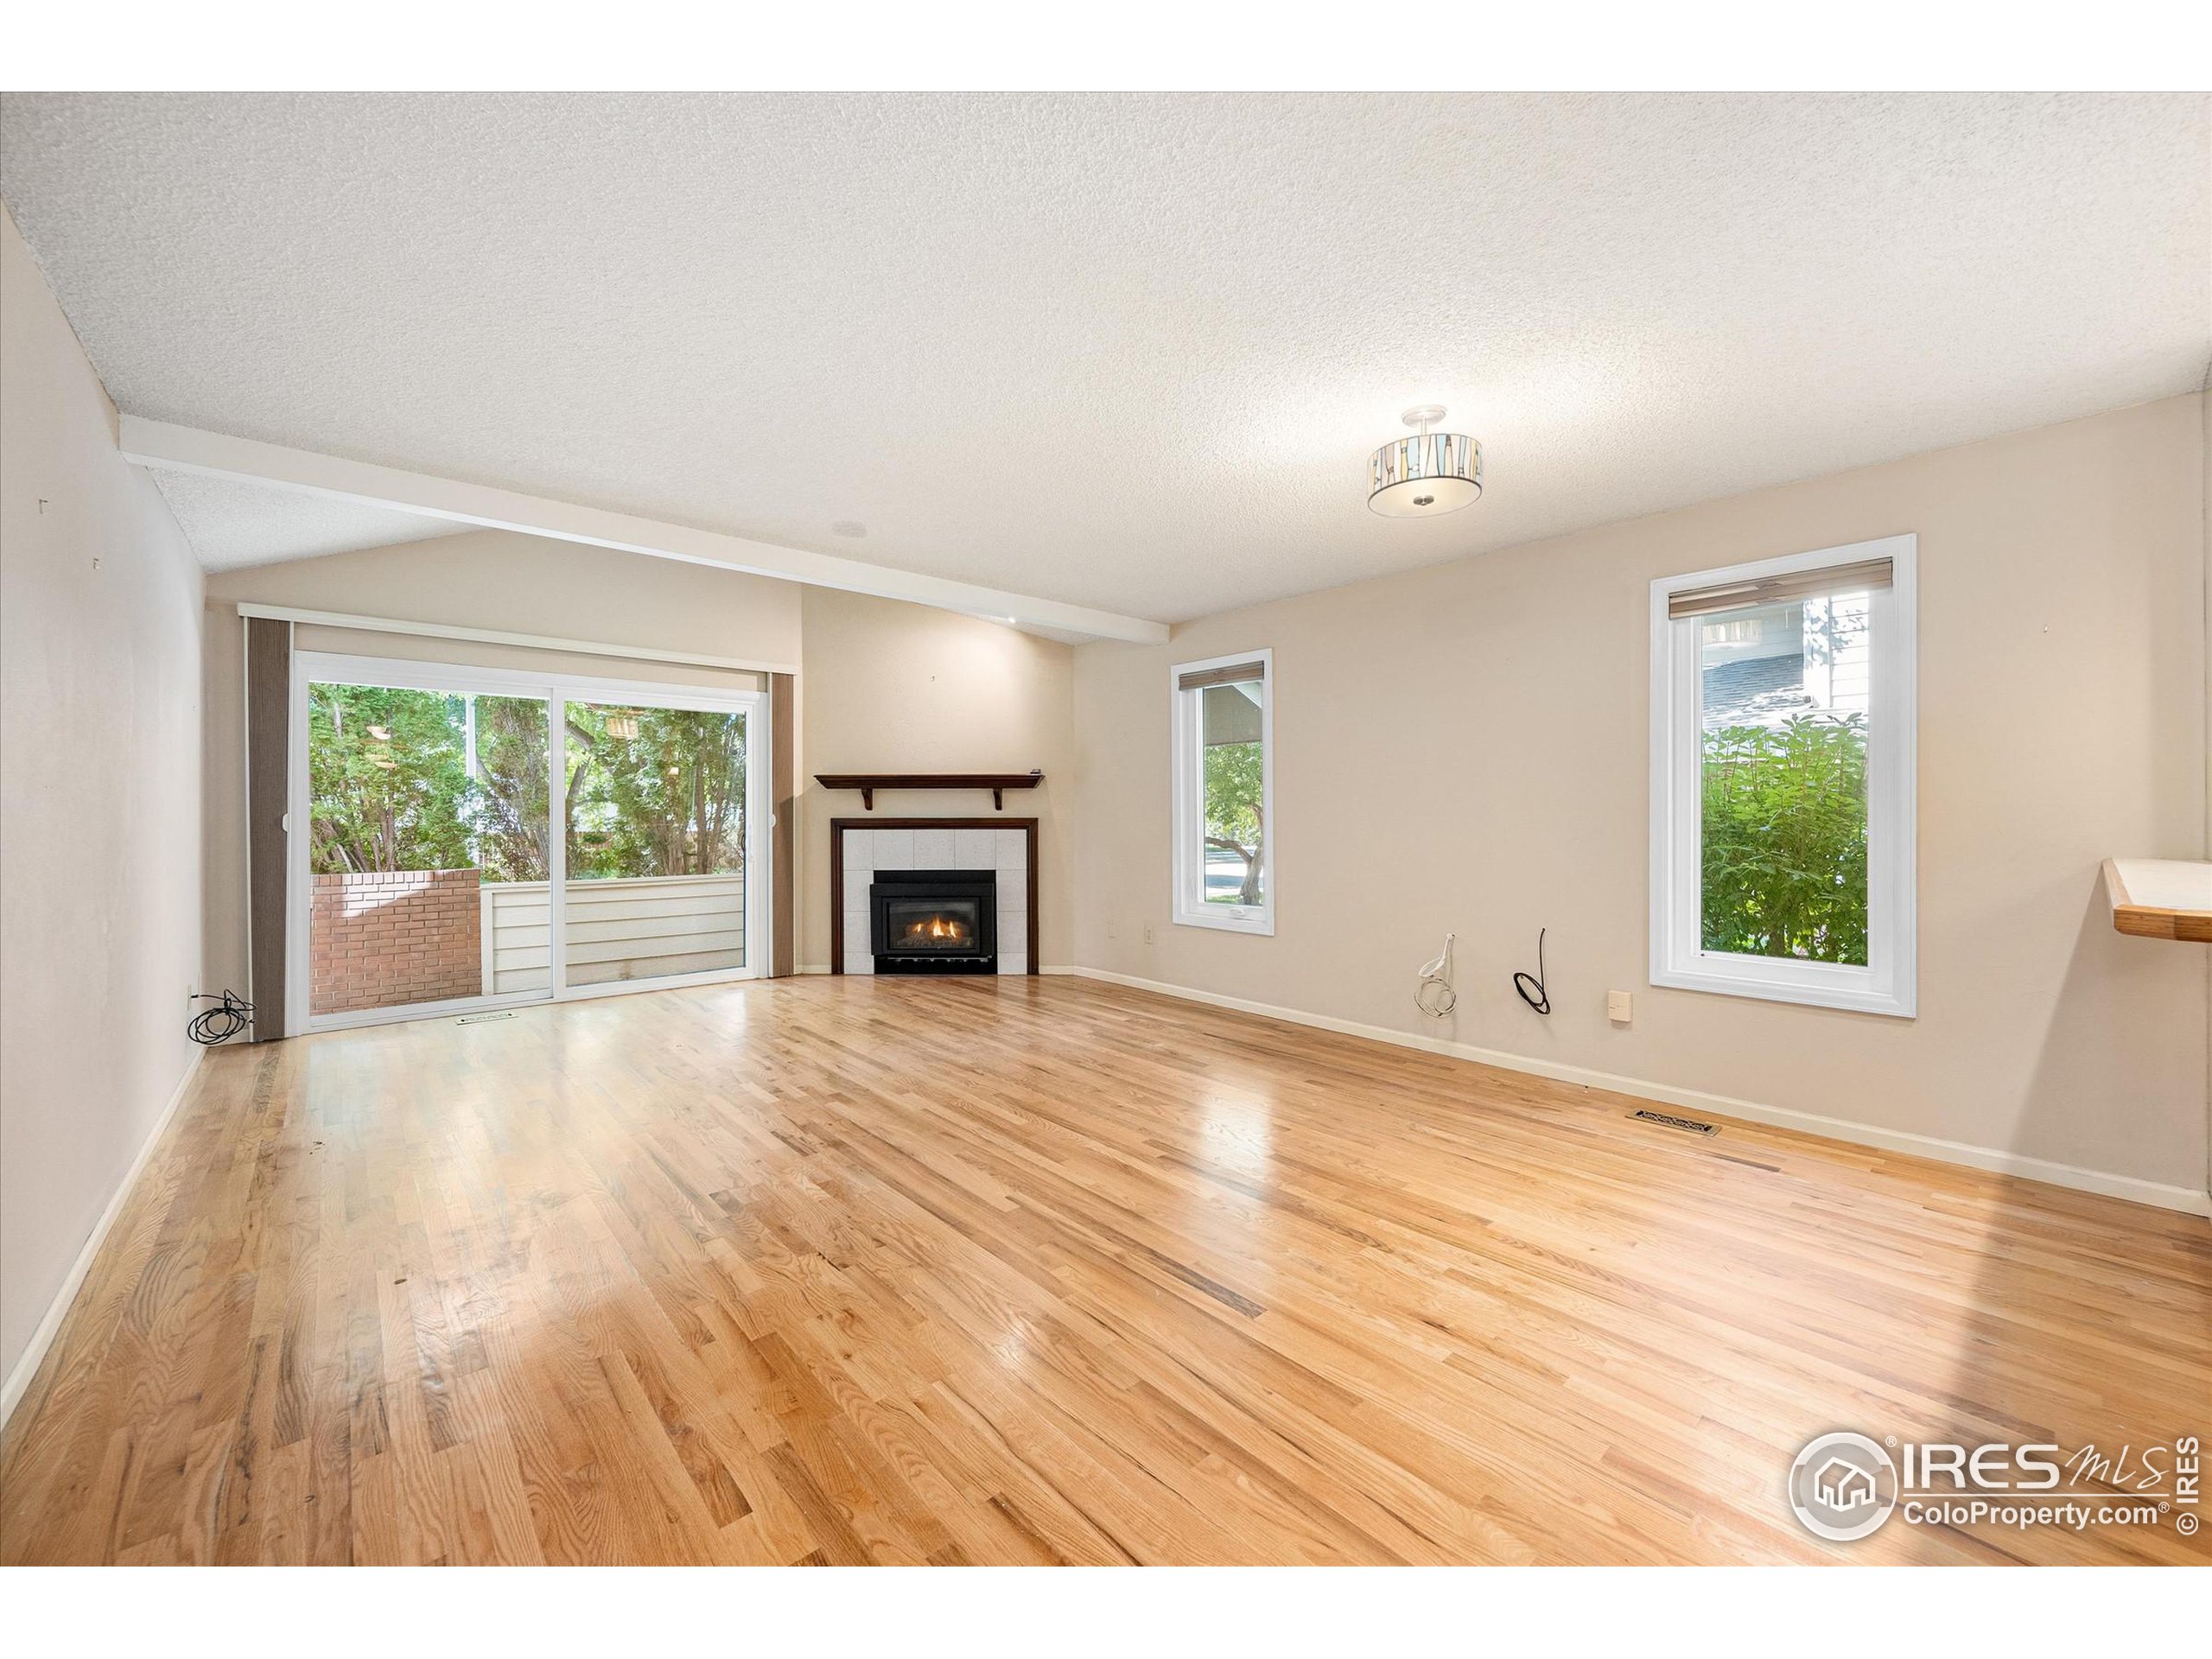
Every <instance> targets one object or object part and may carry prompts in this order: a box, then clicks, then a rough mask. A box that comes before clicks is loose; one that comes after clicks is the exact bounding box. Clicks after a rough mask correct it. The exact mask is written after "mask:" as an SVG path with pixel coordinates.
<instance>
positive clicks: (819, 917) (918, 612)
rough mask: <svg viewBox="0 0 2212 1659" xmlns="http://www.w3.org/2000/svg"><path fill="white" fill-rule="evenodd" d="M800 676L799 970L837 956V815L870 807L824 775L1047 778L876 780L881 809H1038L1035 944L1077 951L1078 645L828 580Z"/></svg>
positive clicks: (819, 595)
mask: <svg viewBox="0 0 2212 1659" xmlns="http://www.w3.org/2000/svg"><path fill="white" fill-rule="evenodd" d="M800 603H801V611H800V616H801V626H802V628H803V631H804V636H805V645H804V652H805V655H804V672H803V673H802V675H801V677H800V682H799V717H800V738H799V762H800V771H799V787H800V791H801V792H800V796H799V844H798V868H797V871H796V874H795V877H794V880H796V882H797V884H798V918H799V931H798V966H799V970H800V971H801V972H802V973H807V972H814V973H826V972H828V971H829V908H830V906H829V821H830V820H831V819H832V818H836V817H852V818H862V817H868V813H867V812H866V811H864V810H862V808H861V798H860V796H859V794H858V793H856V792H855V791H840V792H838V793H836V794H831V793H830V792H829V791H827V790H825V789H823V787H822V785H819V784H817V783H816V782H815V781H814V774H815V773H816V772H1027V771H1028V770H1029V769H1030V768H1031V767H1033V766H1037V767H1042V768H1043V769H1044V772H1045V782H1044V783H1043V785H1040V786H1039V788H1037V789H1034V790H1031V791H1025V792H1021V793H1015V794H1009V795H1008V796H1007V798H1006V810H1005V811H1004V813H1002V814H1001V813H999V812H996V811H995V810H993V808H992V806H991V798H990V796H989V795H988V793H986V792H982V791H976V792H974V793H966V792H961V791H938V790H931V791H896V790H878V791H876V796H875V811H876V814H877V815H878V816H879V817H930V818H937V817H985V818H988V817H1008V818H1027V817H1034V818H1036V819H1037V820H1038V824H1037V857H1038V872H1037V879H1038V893H1037V904H1038V941H1037V944H1038V950H1039V956H1040V957H1041V962H1042V965H1043V966H1045V967H1046V968H1059V967H1065V966H1066V965H1067V964H1068V963H1070V962H1071V961H1072V960H1074V948H1075V925H1074V903H1075V838H1074V825H1073V823H1072V822H1071V819H1072V816H1073V811H1074V801H1075V798H1076V783H1075V779H1074V776H1073V771H1074V765H1075V753H1076V743H1075V652H1074V651H1073V649H1072V648H1071V647H1070V646H1067V645H1060V644H1058V643H1056V642H1055V641H1053V640H1050V639H1039V638H1037V637H1035V636H1033V635H1031V634H1027V633H1020V632H1016V631H1014V629H1012V628H1009V627H1004V626H1001V625H1000V624H998V623H995V622H983V621H978V620H976V619H975V618H973V617H969V616H962V615H959V614H957V613H954V612H951V611H938V610H932V609H931V608H929V607H927V606H922V605H909V604H906V603H903V602H901V601H898V600H892V599H876V598H873V597H871V596H869V595H868V594H848V593H841V592H839V591H837V590H836V589H835V588H806V589H804V594H803V597H802V600H801V601H800Z"/></svg>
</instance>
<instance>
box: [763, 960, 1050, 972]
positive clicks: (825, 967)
mask: <svg viewBox="0 0 2212 1659" xmlns="http://www.w3.org/2000/svg"><path fill="white" fill-rule="evenodd" d="M1037 971H1038V972H1039V973H1040V974H1079V973H1081V972H1082V971H1083V969H1080V968H1055V967H1052V965H1051V964H1049V963H1039V964H1038V966H1037ZM793 972H794V973H799V974H826V973H828V972H829V963H826V962H823V963H812V962H805V963H800V964H799V965H798V968H796V969H793Z"/></svg>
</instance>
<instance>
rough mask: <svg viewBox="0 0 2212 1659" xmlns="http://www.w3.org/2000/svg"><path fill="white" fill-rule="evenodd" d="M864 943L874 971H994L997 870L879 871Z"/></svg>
mask: <svg viewBox="0 0 2212 1659" xmlns="http://www.w3.org/2000/svg"><path fill="white" fill-rule="evenodd" d="M868 944H869V948H870V950H872V951H873V952H874V956H875V971H876V972H877V973H879V974H995V973H996V972H997V971H998V875H997V873H996V872H995V871H992V870H878V871H877V872H876V873H875V880H874V882H873V883H871V884H870V886H869V887H868Z"/></svg>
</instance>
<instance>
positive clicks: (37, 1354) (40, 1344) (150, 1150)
mask: <svg viewBox="0 0 2212 1659" xmlns="http://www.w3.org/2000/svg"><path fill="white" fill-rule="evenodd" d="M205 1058H207V1050H206V1049H204V1048H194V1050H193V1051H192V1058H191V1060H190V1062H189V1063H188V1065H186V1066H185V1068H184V1075H183V1076H182V1077H179V1078H178V1079H177V1084H176V1087H175V1089H174V1090H171V1091H170V1093H169V1098H168V1104H167V1105H166V1106H164V1107H162V1111H161V1116H158V1117H156V1119H155V1120H154V1127H153V1128H150V1129H149V1130H148V1131H147V1132H146V1139H145V1140H144V1141H143V1142H142V1143H141V1144H140V1146H139V1147H138V1155H137V1157H136V1158H133V1159H132V1160H130V1168H129V1169H127V1170H125V1171H124V1174H123V1179H122V1180H121V1181H120V1182H118V1184H117V1185H116V1189H115V1195H114V1196H113V1197H112V1198H110V1199H109V1200H108V1201H107V1208H106V1210H105V1211H102V1212H101V1215H100V1218H99V1220H98V1221H96V1222H94V1223H93V1224H92V1235H91V1236H90V1237H88V1238H86V1240H85V1248H84V1249H81V1250H79V1251H78V1253H77V1259H76V1261H75V1262H73V1263H72V1264H71V1266H70V1268H69V1271H68V1272H67V1274H64V1275H63V1277H62V1281H61V1287H60V1289H58V1290H56V1291H55V1292H54V1300H53V1301H52V1302H50V1303H49V1304H48V1306H47V1310H46V1317H45V1318H44V1319H41V1320H40V1321H39V1322H38V1329H37V1330H35V1331H34V1332H31V1339H30V1341H29V1342H28V1343H26V1344H24V1345H23V1351H22V1354H20V1355H19V1356H17V1357H16V1363H15V1366H14V1368H13V1369H12V1370H10V1371H9V1373H8V1380H7V1382H5V1383H0V1428H5V1427H7V1426H8V1419H9V1418H10V1417H11V1416H13V1415H14V1414H15V1411H16V1404H17V1403H18V1402H20V1401H21V1400H22V1397H23V1395H24V1393H25V1391H26V1390H28V1389H29V1388H30V1385H31V1379H32V1378H33V1377H35V1376H37V1375H38V1368H39V1364H40V1363H41V1361H42V1360H44V1359H45V1357H46V1351H47V1350H48V1348H51V1347H52V1346H53V1345H54V1336H55V1335H56V1333H57V1332H60V1329H61V1321H62V1320H63V1319H65V1318H67V1315H68V1313H69V1305H70V1304H71V1303H72V1302H73V1301H75V1300H77V1293H78V1291H79V1290H80V1289H82V1288H83V1287H84V1283H85V1275H86V1274H88V1273H90V1272H91V1271H92V1258H93V1257H94V1256H96V1255H99V1253H100V1246H101V1245H103V1244H105V1243H107V1236H108V1232H109V1230H110V1229H111V1228H112V1227H113V1226H114V1225H115V1218H116V1217H118V1216H119V1215H121V1214H122V1213H123V1206H124V1205H125V1204H126V1203H128V1202H129V1201H130V1193H131V1190H132V1189H133V1188H135V1187H136V1186H137V1185H138V1178H139V1176H141V1175H143V1173H145V1170H146V1166H147V1164H148V1163H149V1162H150V1161H151V1160H152V1159H153V1156H154V1148H155V1147H157V1146H159V1145H160V1144H161V1141H162V1133H163V1132H164V1131H165V1130H167V1129H168V1126H169V1120H170V1119H171V1118H173V1117H175V1116H176V1109H177V1108H178V1107H180V1106H181V1105H183V1104H184V1097H185V1096H186V1095H188V1094H189V1093H190V1092H191V1091H192V1080H193V1079H194V1077H198V1076H199V1075H200V1061H201V1060H203V1059H205Z"/></svg>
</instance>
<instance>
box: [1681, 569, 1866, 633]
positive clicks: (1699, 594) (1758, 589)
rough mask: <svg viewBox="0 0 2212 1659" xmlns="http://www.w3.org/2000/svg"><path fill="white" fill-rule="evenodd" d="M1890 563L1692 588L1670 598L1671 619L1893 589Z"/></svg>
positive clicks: (1810, 571)
mask: <svg viewBox="0 0 2212 1659" xmlns="http://www.w3.org/2000/svg"><path fill="white" fill-rule="evenodd" d="M1890 585H1891V568H1890V561H1889V560H1887V559H1866V560H1863V561H1861V562H1860V563H1857V564H1832V565H1829V566H1828V567H1827V569H1821V570H1799V571H1794V572H1792V573H1791V574H1790V575H1786V576H1763V577H1761V578H1759V579H1758V580H1757V581H1755V582H1726V583H1723V584H1722V585H1720V586H1719V587H1716V588H1685V589H1684V590H1683V591H1682V592H1681V593H1679V594H1669V595H1668V598H1667V614H1668V615H1669V617H1671V618H1676V619H1679V618H1681V617H1685V616H1710V615H1712V614H1713V613H1714V612H1716V611H1740V610H1744V609H1746V608H1748V607H1751V606H1753V605H1773V604H1777V603H1779V602H1780V601H1783V600H1787V599H1817V598H1819V597H1821V595H1822V594H1856V593H1863V592H1865V591H1866V589H1868V588H1887V587H1889V586H1890Z"/></svg>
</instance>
